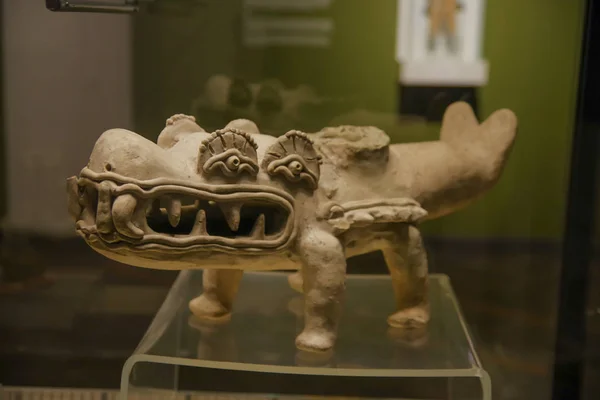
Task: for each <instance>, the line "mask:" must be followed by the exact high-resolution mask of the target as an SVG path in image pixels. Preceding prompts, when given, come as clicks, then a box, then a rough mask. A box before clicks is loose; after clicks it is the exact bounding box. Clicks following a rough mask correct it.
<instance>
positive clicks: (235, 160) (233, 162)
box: [225, 156, 240, 171]
mask: <svg viewBox="0 0 600 400" xmlns="http://www.w3.org/2000/svg"><path fill="white" fill-rule="evenodd" d="M225 164H226V165H227V168H229V169H230V170H232V171H234V170H236V169H238V167H239V166H240V158H239V157H238V156H231V157H229V158H228V159H227V162H225Z"/></svg>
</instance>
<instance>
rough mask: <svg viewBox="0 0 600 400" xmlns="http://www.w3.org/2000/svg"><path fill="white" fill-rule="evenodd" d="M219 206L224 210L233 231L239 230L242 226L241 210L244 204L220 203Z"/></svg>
mask: <svg viewBox="0 0 600 400" xmlns="http://www.w3.org/2000/svg"><path fill="white" fill-rule="evenodd" d="M219 208H220V209H221V211H223V215H225V220H226V221H227V225H229V228H230V229H231V230H232V231H233V232H237V230H238V228H239V227H240V210H241V208H242V205H241V204H239V203H219Z"/></svg>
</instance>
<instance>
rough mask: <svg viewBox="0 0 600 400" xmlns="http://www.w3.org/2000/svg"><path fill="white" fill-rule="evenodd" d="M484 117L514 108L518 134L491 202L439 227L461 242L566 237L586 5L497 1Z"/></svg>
mask: <svg viewBox="0 0 600 400" xmlns="http://www.w3.org/2000/svg"><path fill="white" fill-rule="evenodd" d="M488 3H489V6H488V12H487V18H486V39H485V56H486V57H487V59H488V60H489V61H490V63H491V74H490V81H489V84H488V85H487V86H486V87H485V88H483V89H482V90H481V105H482V115H489V114H490V113H491V112H492V111H493V110H496V109H498V108H503V107H508V108H511V109H512V110H513V111H514V112H515V113H516V114H517V116H518V118H519V135H518V138H517V141H516V144H515V147H514V150H513V153H512V155H511V159H510V162H509V164H508V166H507V169H506V171H505V173H504V176H503V177H502V179H501V181H500V182H499V184H498V186H497V187H496V188H494V189H493V190H492V191H491V192H490V193H489V194H488V195H487V196H486V197H485V198H484V199H482V200H481V201H479V202H478V203H477V204H475V205H473V206H472V207H471V208H469V209H466V210H465V211H463V212H460V213H457V214H454V215H451V216H448V217H446V218H443V219H441V220H439V221H435V222H432V224H430V226H429V227H428V230H429V231H431V232H435V233H447V234H452V235H457V236H487V235H492V236H508V237H514V236H516V237H522V236H531V237H535V238H559V237H560V236H561V234H562V230H563V223H564V221H563V220H564V210H565V206H566V202H565V201H566V192H567V190H568V172H569V168H568V166H569V158H570V151H571V138H572V132H573V122H574V118H575V105H576V96H577V79H578V70H579V59H580V54H579V53H580V47H581V41H582V26H583V15H584V3H585V2H584V1H583V0H569V1H564V0H525V1H523V0H490V1H489V2H488Z"/></svg>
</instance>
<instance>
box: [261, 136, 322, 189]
mask: <svg viewBox="0 0 600 400" xmlns="http://www.w3.org/2000/svg"><path fill="white" fill-rule="evenodd" d="M320 163H321V157H320V156H319V155H318V154H317V151H316V150H315V148H314V145H313V142H312V140H310V138H309V137H308V136H307V135H306V133H303V132H300V131H289V132H288V133H286V134H285V135H284V136H281V137H280V138H278V139H277V141H276V142H275V143H273V144H272V145H271V146H270V147H269V148H268V149H267V152H266V153H265V156H264V158H263V161H262V168H263V169H264V170H266V171H267V173H268V174H269V175H271V176H272V177H281V178H285V179H286V180H287V181H289V182H291V183H295V184H298V185H306V186H308V188H310V189H311V190H315V189H316V188H317V186H318V184H319V176H320V168H319V164H320Z"/></svg>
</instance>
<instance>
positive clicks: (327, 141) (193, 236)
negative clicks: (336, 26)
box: [67, 103, 517, 351]
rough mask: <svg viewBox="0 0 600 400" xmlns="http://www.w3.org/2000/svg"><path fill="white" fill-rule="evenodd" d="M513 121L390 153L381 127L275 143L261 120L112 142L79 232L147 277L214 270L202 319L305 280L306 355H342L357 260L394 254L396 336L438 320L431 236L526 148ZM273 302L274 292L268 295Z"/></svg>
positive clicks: (466, 119) (100, 150)
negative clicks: (351, 271)
mask: <svg viewBox="0 0 600 400" xmlns="http://www.w3.org/2000/svg"><path fill="white" fill-rule="evenodd" d="M516 127H517V121H516V118H515V116H514V114H513V113H512V112H511V111H508V110H501V111H497V112H495V113H494V114H493V115H492V116H490V117H489V118H488V119H487V120H486V121H485V122H483V123H482V124H479V123H478V122H477V120H476V118H475V116H474V114H473V111H472V110H471V108H470V107H469V106H468V105H467V104H466V103H455V104H453V105H451V106H450V107H449V108H448V110H447V111H446V114H445V116H444V120H443V124H442V128H441V138H440V140H439V141H433V142H421V143H410V144H394V145H390V144H389V138H388V136H387V135H386V134H385V133H384V132H383V131H381V130H379V129H377V128H374V127H357V126H340V127H336V128H326V129H323V130H322V131H320V132H317V133H314V134H305V133H302V132H299V131H290V132H288V133H286V134H285V135H283V136H281V137H279V138H275V137H272V136H267V135H261V134H260V133H259V130H258V128H257V126H256V125H255V124H254V123H253V122H251V121H249V120H234V121H232V122H231V123H229V125H227V126H226V127H225V128H223V129H221V130H217V131H215V132H212V133H208V132H205V131H204V130H203V129H202V128H201V127H200V126H198V125H197V124H196V123H195V121H194V118H193V117H189V116H185V115H175V116H173V117H171V118H169V119H168V120H167V124H166V128H165V129H164V130H163V131H162V133H161V134H160V136H159V137H158V140H157V143H154V142H152V141H150V140H147V139H145V138H144V137H142V136H140V135H138V134H136V133H133V132H130V131H127V130H124V129H111V130H109V131H106V132H104V133H103V134H102V136H101V137H100V138H99V139H98V141H97V142H96V144H95V146H94V149H93V151H92V154H91V157H90V160H89V163H88V165H87V166H86V167H85V168H84V169H83V170H82V171H81V173H80V176H79V177H71V178H69V179H68V183H67V189H68V205H69V210H70V213H71V215H72V216H73V217H74V218H75V220H76V227H77V232H78V233H79V235H81V236H82V237H83V238H84V239H85V240H86V242H87V243H88V244H89V245H90V246H91V247H92V248H93V249H94V250H96V251H98V252H99V253H101V254H103V255H105V256H106V257H109V258H111V259H114V260H116V261H119V262H122V263H125V264H130V265H134V266H138V267H145V268H158V269H169V270H182V269H189V268H199V269H200V268H201V269H204V274H203V292H202V295H201V296H199V297H198V298H195V299H193V300H192V301H191V302H190V304H189V307H190V309H191V311H192V313H193V314H194V315H195V316H196V317H197V318H200V319H204V320H226V319H227V318H229V316H230V313H231V309H232V306H233V303H234V299H235V295H236V292H237V290H238V286H239V284H240V279H241V277H242V274H243V273H244V271H248V270H300V271H301V272H300V273H296V274H293V275H290V278H289V281H290V284H291V286H292V287H293V288H294V289H296V290H298V291H302V292H303V293H304V296H305V302H304V314H305V319H304V322H305V326H304V330H303V331H302V333H301V334H300V335H299V336H298V337H297V339H296V345H297V347H298V348H299V349H301V350H306V351H325V350H328V349H330V348H332V346H334V343H335V340H336V331H337V325H338V321H339V318H340V312H339V311H340V302H341V301H342V297H343V294H344V281H345V274H346V258H347V257H351V256H354V255H357V254H361V253H366V252H372V251H376V250H382V251H383V255H384V258H385V262H386V263H387V266H388V268H389V270H390V273H391V282H392V285H393V289H394V292H395V295H396V311H395V312H394V313H393V314H392V315H390V316H389V318H388V323H389V325H391V326H392V327H395V328H401V329H421V328H423V326H424V325H425V324H427V322H428V320H429V307H428V301H427V281H428V271H427V256H426V253H425V250H424V248H423V242H422V240H421V235H420V234H419V230H418V228H417V223H418V222H421V221H424V220H427V219H432V218H437V217H440V216H442V215H445V214H448V213H451V212H453V211H455V210H457V209H459V208H461V207H463V206H465V205H467V204H468V203H470V202H471V201H472V200H474V199H476V198H478V197H479V196H481V195H482V194H483V193H484V192H486V191H487V190H488V189H490V188H491V187H492V186H493V185H494V183H495V182H496V181H497V180H498V178H499V176H500V173H501V171H502V169H503V167H504V165H505V162H506V159H507V157H508V154H509V150H510V148H511V146H512V143H513V140H514V138H515V133H516ZM265 296H268V293H265Z"/></svg>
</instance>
